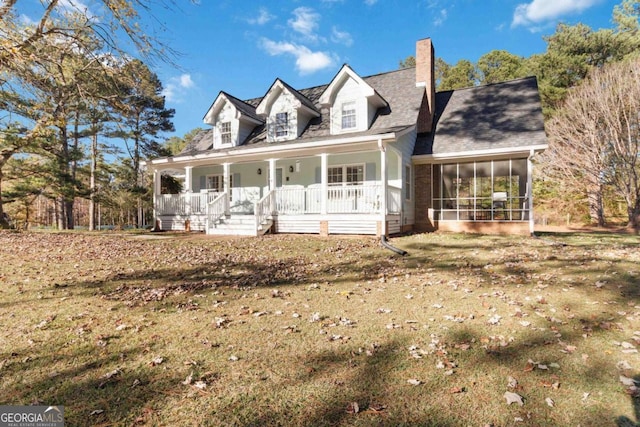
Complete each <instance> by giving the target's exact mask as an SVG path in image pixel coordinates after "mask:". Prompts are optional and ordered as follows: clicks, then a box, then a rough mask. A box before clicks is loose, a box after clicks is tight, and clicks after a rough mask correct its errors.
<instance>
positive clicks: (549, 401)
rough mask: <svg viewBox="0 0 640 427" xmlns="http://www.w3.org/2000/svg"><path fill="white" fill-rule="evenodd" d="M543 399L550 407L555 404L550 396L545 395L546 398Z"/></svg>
mask: <svg viewBox="0 0 640 427" xmlns="http://www.w3.org/2000/svg"><path fill="white" fill-rule="evenodd" d="M544 401H545V402H547V405H549V406H550V407H552V408H553V407H554V406H556V403H555V402H554V401H553V399H551V398H550V397H547V398H546V399H544Z"/></svg>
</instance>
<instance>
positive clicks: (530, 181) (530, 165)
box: [527, 149, 536, 237]
mask: <svg viewBox="0 0 640 427" xmlns="http://www.w3.org/2000/svg"><path fill="white" fill-rule="evenodd" d="M534 155H535V151H534V150H533V149H531V151H530V152H529V157H527V186H528V187H529V200H528V203H529V234H530V235H531V236H532V237H536V235H535V233H534V231H533V229H534V221H533V161H532V159H533V156H534Z"/></svg>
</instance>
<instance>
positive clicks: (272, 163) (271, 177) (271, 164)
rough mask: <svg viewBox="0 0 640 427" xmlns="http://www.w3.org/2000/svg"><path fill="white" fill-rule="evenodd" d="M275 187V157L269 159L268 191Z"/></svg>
mask: <svg viewBox="0 0 640 427" xmlns="http://www.w3.org/2000/svg"><path fill="white" fill-rule="evenodd" d="M275 189H276V159H269V191H273V190H275Z"/></svg>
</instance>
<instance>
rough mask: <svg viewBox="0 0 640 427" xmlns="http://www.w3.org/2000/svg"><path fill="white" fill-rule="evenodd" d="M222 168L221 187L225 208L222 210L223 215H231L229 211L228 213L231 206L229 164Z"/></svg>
mask: <svg viewBox="0 0 640 427" xmlns="http://www.w3.org/2000/svg"><path fill="white" fill-rule="evenodd" d="M222 167H223V172H222V186H223V191H224V193H225V198H226V201H225V208H224V214H225V215H231V211H230V206H231V186H230V185H229V184H230V181H231V179H230V176H231V175H230V169H231V163H224V164H223V165H222Z"/></svg>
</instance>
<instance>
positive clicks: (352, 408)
mask: <svg viewBox="0 0 640 427" xmlns="http://www.w3.org/2000/svg"><path fill="white" fill-rule="evenodd" d="M346 412H347V414H357V413H358V412H360V405H358V402H351V403H349V404H348V405H347V409H346Z"/></svg>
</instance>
